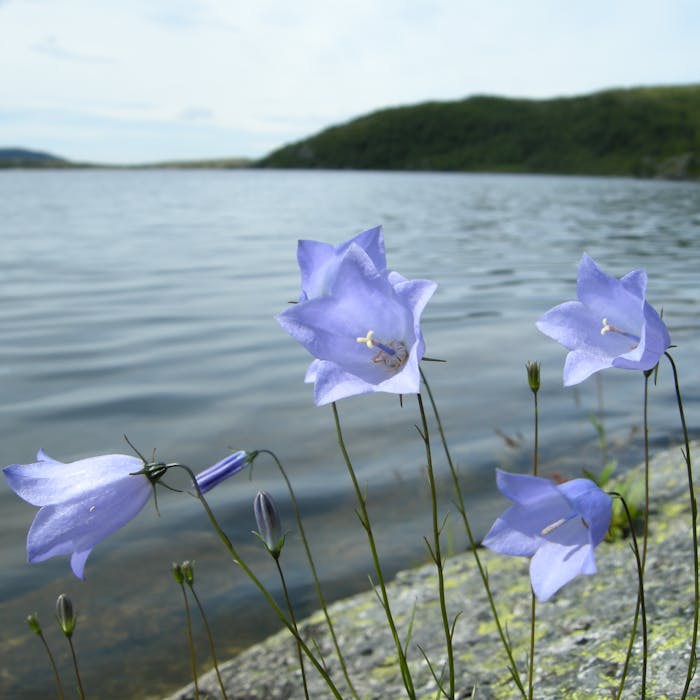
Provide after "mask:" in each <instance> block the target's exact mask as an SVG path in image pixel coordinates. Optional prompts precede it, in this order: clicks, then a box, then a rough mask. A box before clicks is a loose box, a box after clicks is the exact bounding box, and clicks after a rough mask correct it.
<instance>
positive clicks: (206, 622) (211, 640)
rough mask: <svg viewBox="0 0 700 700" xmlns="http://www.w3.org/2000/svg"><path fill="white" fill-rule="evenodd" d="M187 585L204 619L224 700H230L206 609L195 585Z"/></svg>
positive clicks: (212, 658)
mask: <svg viewBox="0 0 700 700" xmlns="http://www.w3.org/2000/svg"><path fill="white" fill-rule="evenodd" d="M187 585H188V586H189V588H190V592H191V593H192V597H193V598H194V601H195V603H197V608H198V609H199V615H200V616H201V618H202V622H203V623H204V630H205V631H206V633H207V640H208V641H209V652H210V653H211V660H212V661H213V663H214V670H215V671H216V678H217V680H218V681H219V688H220V689H221V695H222V697H223V698H224V700H228V695H226V688H225V687H224V681H223V680H222V678H221V673H220V671H219V662H218V660H217V658H216V648H215V646H214V637H213V636H212V633H211V628H210V627H209V622H208V621H207V616H206V615H205V614H204V607H203V606H202V603H201V601H200V600H199V596H198V595H197V592H196V591H195V590H194V585H193V584H192V583H190V582H189V581H188V583H187Z"/></svg>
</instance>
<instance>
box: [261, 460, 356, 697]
mask: <svg viewBox="0 0 700 700" xmlns="http://www.w3.org/2000/svg"><path fill="white" fill-rule="evenodd" d="M258 453H259V454H267V455H269V456H270V457H272V459H273V460H274V462H275V464H276V465H277V468H278V469H279V471H280V474H282V478H283V479H284V482H285V484H287V490H288V491H289V498H290V500H291V502H292V509H293V510H294V517H295V519H296V521H297V527H298V528H299V536H300V537H301V541H302V542H303V544H304V551H305V552H306V559H307V561H308V562H309V569H310V570H311V576H312V577H313V579H314V587H315V589H316V596H317V598H318V602H319V604H320V606H321V610H323V615H324V617H325V618H326V626H327V627H328V631H329V633H330V635H331V640H332V641H333V648H334V649H335V654H336V657H337V659H338V663H339V664H340V668H341V671H342V673H343V678H344V679H345V682H346V683H347V685H348V688H349V689H350V692H351V693H352V696H353V697H354V698H355V699H356V700H359V695H358V694H357V691H356V690H355V687H354V686H353V684H352V681H351V680H350V674H349V673H348V668H347V664H346V663H345V658H344V657H343V653H342V651H341V650H340V644H339V643H338V638H337V636H336V633H335V628H334V626H333V621H332V620H331V616H330V613H329V612H328V605H327V603H326V599H325V597H324V595H323V590H322V589H321V581H320V580H319V577H318V573H317V571H316V565H315V564H314V559H313V556H312V555H311V548H310V547H309V541H308V539H307V537H306V531H305V530H304V523H303V522H302V519H301V513H300V511H299V504H298V503H297V499H296V495H295V494H294V489H293V488H292V483H291V481H290V480H289V477H288V476H287V472H286V471H285V469H284V467H283V466H282V462H280V460H279V459H278V457H277V455H276V454H275V453H274V452H272V451H271V450H258Z"/></svg>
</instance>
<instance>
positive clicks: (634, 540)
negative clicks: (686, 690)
mask: <svg viewBox="0 0 700 700" xmlns="http://www.w3.org/2000/svg"><path fill="white" fill-rule="evenodd" d="M610 495H611V496H615V497H616V498H619V499H620V501H621V503H622V507H623V508H624V509H625V515H626V516H627V523H628V524H629V526H630V532H631V533H632V551H633V552H634V559H635V563H636V564H637V579H638V581H639V584H638V588H637V605H638V609H640V610H641V613H642V649H643V651H642V695H641V700H644V699H645V698H646V692H647V690H646V688H647V659H648V646H647V643H648V640H647V610H646V604H645V602H644V570H643V568H642V558H641V556H640V554H639V546H638V545H637V535H636V533H635V531H634V523H633V522H632V515H631V513H630V511H629V508H628V507H627V502H626V501H625V499H624V498H623V497H622V495H621V494H619V493H617V492H616V491H611V492H610ZM636 627H637V614H636V613H635V618H634V624H633V634H634V629H636ZM630 642H631V640H630ZM624 672H625V675H626V673H627V665H625V671H624ZM624 682H625V678H624V676H623V678H622V682H621V684H620V689H619V693H618V695H617V697H618V698H619V697H620V695H621V694H622V688H623V687H624Z"/></svg>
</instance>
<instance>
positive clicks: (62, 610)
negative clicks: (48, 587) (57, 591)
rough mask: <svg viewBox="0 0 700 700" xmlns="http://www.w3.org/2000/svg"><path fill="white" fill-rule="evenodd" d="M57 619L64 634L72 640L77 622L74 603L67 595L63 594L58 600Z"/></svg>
mask: <svg viewBox="0 0 700 700" xmlns="http://www.w3.org/2000/svg"><path fill="white" fill-rule="evenodd" d="M56 618H57V619H58V624H59V626H60V627H61V629H62V630H63V634H65V635H66V637H68V639H70V638H71V636H72V635H73V630H74V629H75V623H76V621H77V620H76V616H75V615H74V614H73V603H72V602H71V599H70V598H69V597H68V596H67V595H66V594H65V593H61V595H60V596H58V598H57V600H56Z"/></svg>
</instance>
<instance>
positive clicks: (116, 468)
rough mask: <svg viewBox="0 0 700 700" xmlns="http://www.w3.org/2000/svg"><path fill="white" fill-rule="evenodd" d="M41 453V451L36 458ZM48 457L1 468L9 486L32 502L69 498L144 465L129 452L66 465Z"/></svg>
mask: <svg viewBox="0 0 700 700" xmlns="http://www.w3.org/2000/svg"><path fill="white" fill-rule="evenodd" d="M41 455H43V452H40V453H39V455H37V457H40V456H41ZM44 456H45V455H44ZM49 460H50V461H49ZM49 460H46V461H39V462H35V463H33V464H12V465H10V466H8V467H4V468H3V473H4V474H5V477H6V478H7V481H8V483H9V485H10V488H11V489H12V490H13V491H14V492H15V493H16V494H17V495H18V496H19V497H20V498H23V499H24V500H25V501H27V502H28V503H31V504H32V505H35V506H43V505H48V504H50V503H59V502H61V501H68V500H71V499H72V498H75V497H76V496H79V495H80V494H81V493H83V492H84V491H85V489H86V488H88V489H93V488H97V487H99V486H101V485H106V484H110V483H111V482H113V481H114V480H115V479H121V478H122V477H124V476H127V475H128V474H130V473H132V472H135V471H138V470H139V469H141V468H142V466H143V463H142V462H141V460H140V459H138V458H136V457H130V456H128V455H102V456H99V457H89V458H88V459H81V460H78V461H77V462H68V463H66V464H64V463H62V462H57V461H56V460H51V459H50V458H49Z"/></svg>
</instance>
